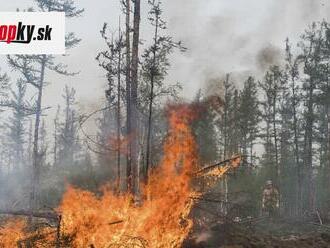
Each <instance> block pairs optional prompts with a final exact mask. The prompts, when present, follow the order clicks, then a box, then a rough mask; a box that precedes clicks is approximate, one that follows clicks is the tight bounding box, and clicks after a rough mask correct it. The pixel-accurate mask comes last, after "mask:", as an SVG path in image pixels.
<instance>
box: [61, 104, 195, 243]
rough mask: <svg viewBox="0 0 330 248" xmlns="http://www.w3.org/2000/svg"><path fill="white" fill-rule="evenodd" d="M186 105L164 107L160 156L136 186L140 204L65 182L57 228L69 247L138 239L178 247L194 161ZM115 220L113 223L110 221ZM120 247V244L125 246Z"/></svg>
mask: <svg viewBox="0 0 330 248" xmlns="http://www.w3.org/2000/svg"><path fill="white" fill-rule="evenodd" d="M192 113H193V112H192V111H191V109H190V108H189V107H188V106H185V105H182V106H180V107H177V108H172V109H171V110H170V111H169V112H168V117H169V134H168V137H167V139H166V142H165V144H164V158H163V159H162V161H161V164H160V166H159V167H158V169H156V170H155V171H153V172H152V173H151V175H150V180H149V184H148V185H147V186H143V187H142V190H141V198H142V200H141V204H140V205H134V204H132V196H131V195H128V194H126V195H122V196H116V195H114V194H113V193H112V192H111V191H109V190H104V192H103V196H102V197H100V198H99V197H97V196H95V195H94V194H92V193H90V192H86V191H82V190H79V189H75V188H72V187H69V189H68V191H67V192H66V194H65V195H64V198H63V201H62V204H61V206H60V207H59V211H60V212H61V213H62V216H63V230H64V232H65V233H69V234H72V235H74V236H75V239H74V244H73V246H74V247H89V246H90V245H94V246H95V247H109V246H114V245H118V246H119V245H129V244H132V243H130V242H133V243H134V242H142V243H143V242H144V243H145V244H146V245H147V246H148V247H155V248H156V247H180V245H181V244H182V242H183V241H184V239H185V237H186V236H187V235H188V233H189V231H190V230H191V227H192V225H193V223H192V220H191V219H190V218H189V216H188V215H189V213H190V210H191V208H192V201H191V200H190V197H191V195H193V194H195V193H194V192H193V190H192V187H191V185H190V180H191V178H190V176H189V173H188V172H190V171H191V170H192V169H193V168H194V167H195V166H196V164H197V156H196V154H197V152H196V151H197V149H196V143H195V140H194V138H193V135H192V132H191V130H190V127H189V122H190V121H191V120H192V118H193V115H192ZM112 223H116V224H112ZM125 247H126V246H125Z"/></svg>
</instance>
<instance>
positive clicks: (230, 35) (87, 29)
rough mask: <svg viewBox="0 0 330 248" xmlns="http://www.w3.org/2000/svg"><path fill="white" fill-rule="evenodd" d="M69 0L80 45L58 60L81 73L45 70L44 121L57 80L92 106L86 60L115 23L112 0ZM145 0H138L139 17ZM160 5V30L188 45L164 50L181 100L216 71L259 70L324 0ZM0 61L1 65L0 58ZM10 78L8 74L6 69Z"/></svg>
mask: <svg viewBox="0 0 330 248" xmlns="http://www.w3.org/2000/svg"><path fill="white" fill-rule="evenodd" d="M76 2H77V4H78V5H79V6H80V7H82V8H85V13H84V14H83V16H82V17H80V18H77V19H74V20H69V21H68V22H67V29H68V30H70V31H75V32H76V33H77V35H78V36H79V37H81V38H82V43H81V44H80V46H79V47H77V48H75V49H74V50H72V51H70V52H69V54H70V55H69V56H67V57H64V58H63V57H62V56H59V59H61V60H62V61H65V62H67V63H68V64H69V66H70V68H71V69H72V70H73V71H80V72H81V73H80V74H79V75H77V76H75V77H72V78H63V77H59V76H56V75H54V74H48V77H47V81H49V82H51V84H50V85H49V86H48V88H47V89H46V91H45V96H44V104H45V105H48V106H52V107H53V110H50V111H49V113H50V117H49V119H51V118H53V114H54V112H55V109H56V106H57V105H58V104H62V99H61V97H59V96H60V95H61V93H62V89H63V87H64V85H65V84H69V85H70V86H73V87H75V88H76V90H77V98H78V100H79V106H80V108H81V109H82V110H83V111H84V112H88V111H90V110H92V109H94V110H95V108H97V107H99V106H100V105H101V104H102V101H101V100H102V98H103V96H104V87H105V86H106V79H105V76H104V72H103V71H102V70H101V69H100V68H99V67H98V66H97V63H96V61H95V59H94V58H95V56H96V54H97V52H98V51H100V50H101V49H103V48H104V44H103V41H102V40H101V38H100V35H99V30H100V29H101V27H102V25H103V23H104V22H108V23H109V24H110V25H111V26H112V27H116V26H117V23H118V17H119V14H120V11H119V4H118V2H119V1H117V0H112V1H109V0H98V1H90V0H77V1H76ZM146 2H147V1H143V5H144V6H143V13H142V16H143V17H145V16H146V13H147V4H146ZM32 4H33V2H32V1H26V0H12V1H4V0H2V1H1V9H0V10H1V11H15V10H16V8H17V7H19V8H20V9H24V8H27V7H29V6H31V5H32ZM163 6H164V15H165V18H166V19H167V21H168V28H169V29H168V32H169V33H170V34H172V35H173V36H174V37H175V39H176V40H181V41H183V42H184V44H185V46H186V47H187V48H188V49H189V50H188V51H187V52H186V53H185V54H175V55H173V56H172V69H171V71H170V73H169V76H168V78H167V82H168V83H174V82H177V81H178V82H181V83H182V84H183V86H184V90H183V96H184V97H187V98H192V97H193V96H194V94H195V92H196V91H197V90H198V89H199V88H201V87H203V86H204V85H205V82H206V81H208V80H209V79H212V78H218V77H223V75H224V74H225V73H227V72H230V73H232V74H233V75H234V78H235V77H236V78H237V79H239V80H240V79H241V78H242V77H243V76H244V77H245V76H247V75H248V74H257V75H261V74H262V72H263V70H264V69H265V68H267V67H268V65H269V64H272V63H275V62H277V61H278V60H279V59H280V54H279V53H280V51H281V50H283V48H284V41H285V39H286V37H290V38H291V40H292V42H293V43H295V42H296V40H297V38H298V36H299V35H300V34H301V33H302V32H303V30H304V29H305V27H306V26H307V25H308V24H310V23H311V22H312V21H318V20H322V19H329V16H330V3H329V1H328V0H231V1H229V0H163ZM141 35H142V38H143V39H144V41H146V40H147V39H148V38H149V37H150V36H151V33H150V28H148V26H147V24H146V21H145V18H144V21H143V22H142V34H141ZM0 67H2V68H3V69H4V70H6V69H7V68H6V66H5V57H4V56H2V57H1V63H0ZM10 74H11V73H10ZM11 77H12V78H15V76H14V75H13V74H11Z"/></svg>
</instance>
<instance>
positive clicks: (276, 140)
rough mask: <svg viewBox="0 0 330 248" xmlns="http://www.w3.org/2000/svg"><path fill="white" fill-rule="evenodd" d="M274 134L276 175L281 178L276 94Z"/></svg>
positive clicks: (274, 101)
mask: <svg viewBox="0 0 330 248" xmlns="http://www.w3.org/2000/svg"><path fill="white" fill-rule="evenodd" d="M273 135H274V146H275V166H276V177H277V179H278V180H279V179H280V177H281V168H280V165H279V162H278V137H277V127H276V95H274V98H273Z"/></svg>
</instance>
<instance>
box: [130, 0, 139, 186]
mask: <svg viewBox="0 0 330 248" xmlns="http://www.w3.org/2000/svg"><path fill="white" fill-rule="evenodd" d="M140 9H141V2H140V0H135V2H134V24H133V30H134V33H133V47H132V77H131V78H132V81H131V133H132V135H133V137H132V141H131V166H132V183H133V185H132V192H133V193H137V192H136V189H137V188H138V128H137V122H138V109H137V91H138V67H139V40H140V38H139V37H140Z"/></svg>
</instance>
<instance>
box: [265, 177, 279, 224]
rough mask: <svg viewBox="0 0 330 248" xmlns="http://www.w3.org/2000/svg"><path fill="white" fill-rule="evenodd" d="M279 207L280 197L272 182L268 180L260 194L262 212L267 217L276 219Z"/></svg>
mask: <svg viewBox="0 0 330 248" xmlns="http://www.w3.org/2000/svg"><path fill="white" fill-rule="evenodd" d="M279 207H280V195H279V192H278V190H277V189H276V188H275V187H274V185H273V182H272V181H271V180H268V181H267V182H266V186H265V188H264V191H263V193H262V210H263V212H264V213H267V214H268V215H269V217H271V218H273V217H276V216H277V214H278V212H279V211H278V210H279Z"/></svg>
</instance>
